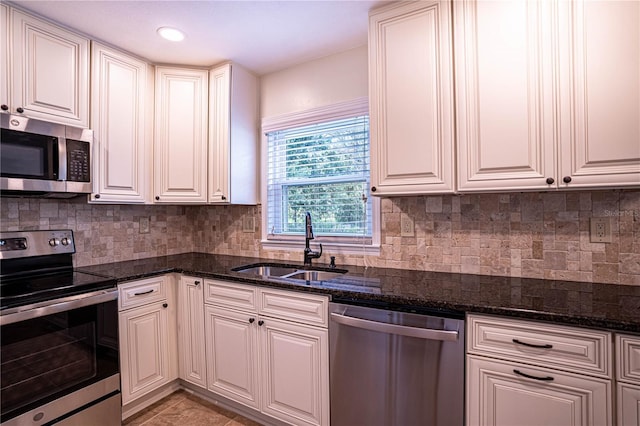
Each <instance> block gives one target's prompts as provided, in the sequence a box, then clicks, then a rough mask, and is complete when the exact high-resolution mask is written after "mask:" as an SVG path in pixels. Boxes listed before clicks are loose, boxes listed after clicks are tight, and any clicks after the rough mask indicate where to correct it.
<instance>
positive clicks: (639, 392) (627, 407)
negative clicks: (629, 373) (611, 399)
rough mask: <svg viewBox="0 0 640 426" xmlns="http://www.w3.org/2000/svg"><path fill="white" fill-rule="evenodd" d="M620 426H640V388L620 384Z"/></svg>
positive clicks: (618, 422) (618, 396) (618, 397)
mask: <svg viewBox="0 0 640 426" xmlns="http://www.w3.org/2000/svg"><path fill="white" fill-rule="evenodd" d="M616 396H617V400H618V421H617V424H618V426H640V386H635V385H629V384H626V383H618V391H617V394H616Z"/></svg>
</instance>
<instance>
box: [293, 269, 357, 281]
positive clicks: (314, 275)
mask: <svg viewBox="0 0 640 426" xmlns="http://www.w3.org/2000/svg"><path fill="white" fill-rule="evenodd" d="M341 271H342V270H341ZM345 272H346V271H345ZM345 272H329V271H308V270H299V271H296V272H294V273H293V274H290V275H285V276H284V277H283V278H290V279H292V280H304V281H328V280H331V279H333V278H337V277H339V276H340V275H342V274H344V273H345Z"/></svg>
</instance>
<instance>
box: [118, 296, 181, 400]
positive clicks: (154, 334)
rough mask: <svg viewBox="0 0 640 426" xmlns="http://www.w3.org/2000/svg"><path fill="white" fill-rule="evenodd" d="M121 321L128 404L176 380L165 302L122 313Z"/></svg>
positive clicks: (123, 371)
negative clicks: (173, 374)
mask: <svg viewBox="0 0 640 426" xmlns="http://www.w3.org/2000/svg"><path fill="white" fill-rule="evenodd" d="M119 321H120V325H119V329H120V330H119V331H120V368H121V375H122V379H121V381H122V403H123V405H124V404H128V403H129V402H131V401H133V400H135V399H136V398H138V397H140V396H142V395H145V394H146V393H148V392H151V391H152V390H154V389H157V388H158V387H160V386H162V385H163V384H165V383H169V382H170V381H171V380H173V377H172V371H171V349H170V348H171V343H172V342H171V338H170V334H171V332H170V330H171V324H170V315H169V310H168V308H167V307H165V303H164V302H156V303H152V304H150V305H145V306H141V307H139V308H133V309H130V310H128V311H123V312H120V318H119ZM173 343H174V344H175V342H173Z"/></svg>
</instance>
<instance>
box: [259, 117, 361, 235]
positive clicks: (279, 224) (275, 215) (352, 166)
mask: <svg viewBox="0 0 640 426" xmlns="http://www.w3.org/2000/svg"><path fill="white" fill-rule="evenodd" d="M266 136H267V143H268V152H267V165H268V172H267V197H268V200H267V224H268V238H272V239H274V238H275V239H277V238H278V237H279V236H280V237H283V236H287V235H292V236H293V235H300V234H304V231H305V229H304V225H305V213H306V212H307V211H308V212H310V213H311V216H312V219H313V231H314V234H315V235H316V236H335V237H369V238H370V237H371V234H372V224H371V208H372V207H371V205H372V203H371V199H370V197H369V187H370V184H369V175H370V173H369V170H370V165H369V164H370V162H369V117H368V116H367V115H362V116H358V117H352V118H346V119H340V120H334V121H330V122H325V123H318V124H313V125H306V126H301V127H296V128H290V129H284V130H278V131H272V132H269V133H267V135H266Z"/></svg>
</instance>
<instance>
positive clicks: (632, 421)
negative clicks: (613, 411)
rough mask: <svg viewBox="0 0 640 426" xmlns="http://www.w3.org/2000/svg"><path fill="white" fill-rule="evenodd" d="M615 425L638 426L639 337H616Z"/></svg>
mask: <svg viewBox="0 0 640 426" xmlns="http://www.w3.org/2000/svg"><path fill="white" fill-rule="evenodd" d="M616 354H617V358H616V379H617V380H618V385H617V388H616V391H617V393H616V396H617V398H616V399H617V416H618V417H617V419H618V421H617V424H618V425H619V426H640V336H632V335H625V334H618V335H616Z"/></svg>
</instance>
